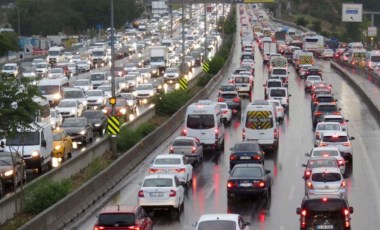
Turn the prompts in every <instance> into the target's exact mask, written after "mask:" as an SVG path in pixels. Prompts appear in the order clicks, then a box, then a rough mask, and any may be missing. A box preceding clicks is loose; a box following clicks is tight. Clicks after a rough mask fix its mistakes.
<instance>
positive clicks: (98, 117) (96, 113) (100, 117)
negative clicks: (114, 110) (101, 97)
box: [82, 110, 107, 136]
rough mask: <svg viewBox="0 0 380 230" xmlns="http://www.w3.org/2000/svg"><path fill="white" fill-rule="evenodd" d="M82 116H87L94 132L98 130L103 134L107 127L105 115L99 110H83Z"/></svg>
mask: <svg viewBox="0 0 380 230" xmlns="http://www.w3.org/2000/svg"><path fill="white" fill-rule="evenodd" d="M82 117H85V118H87V120H88V121H89V122H90V123H91V125H92V127H93V131H94V132H98V133H99V134H100V135H101V136H103V135H104V134H105V131H106V129H107V117H106V116H105V115H104V113H103V112H102V111H101V110H85V111H84V112H83V113H82Z"/></svg>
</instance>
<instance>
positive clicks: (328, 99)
mask: <svg viewBox="0 0 380 230" xmlns="http://www.w3.org/2000/svg"><path fill="white" fill-rule="evenodd" d="M337 101H338V100H337V99H335V98H334V96H333V95H331V94H320V95H316V96H315V97H313V98H312V100H311V111H313V110H314V108H315V107H316V106H317V105H318V104H319V103H322V102H324V103H336V102H337Z"/></svg>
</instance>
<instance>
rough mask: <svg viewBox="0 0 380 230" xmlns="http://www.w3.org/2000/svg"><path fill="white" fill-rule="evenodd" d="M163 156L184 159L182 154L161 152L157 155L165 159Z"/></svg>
mask: <svg viewBox="0 0 380 230" xmlns="http://www.w3.org/2000/svg"><path fill="white" fill-rule="evenodd" d="M163 158H173V159H182V158H183V155H182V154H161V155H158V156H156V159H163Z"/></svg>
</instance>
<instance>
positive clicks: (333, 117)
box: [322, 115, 349, 132]
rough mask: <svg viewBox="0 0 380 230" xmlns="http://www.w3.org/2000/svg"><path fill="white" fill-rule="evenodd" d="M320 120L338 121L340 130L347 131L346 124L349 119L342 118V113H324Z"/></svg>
mask: <svg viewBox="0 0 380 230" xmlns="http://www.w3.org/2000/svg"><path fill="white" fill-rule="evenodd" d="M322 122H339V124H340V126H341V127H342V131H347V132H348V124H347V122H349V120H347V119H344V117H343V115H325V116H323V118H322Z"/></svg>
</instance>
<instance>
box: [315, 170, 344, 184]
mask: <svg viewBox="0 0 380 230" xmlns="http://www.w3.org/2000/svg"><path fill="white" fill-rule="evenodd" d="M341 179H342V176H341V174H340V173H331V172H323V173H313V175H312V176H311V180H312V181H315V182H334V181H340V180H341Z"/></svg>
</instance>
